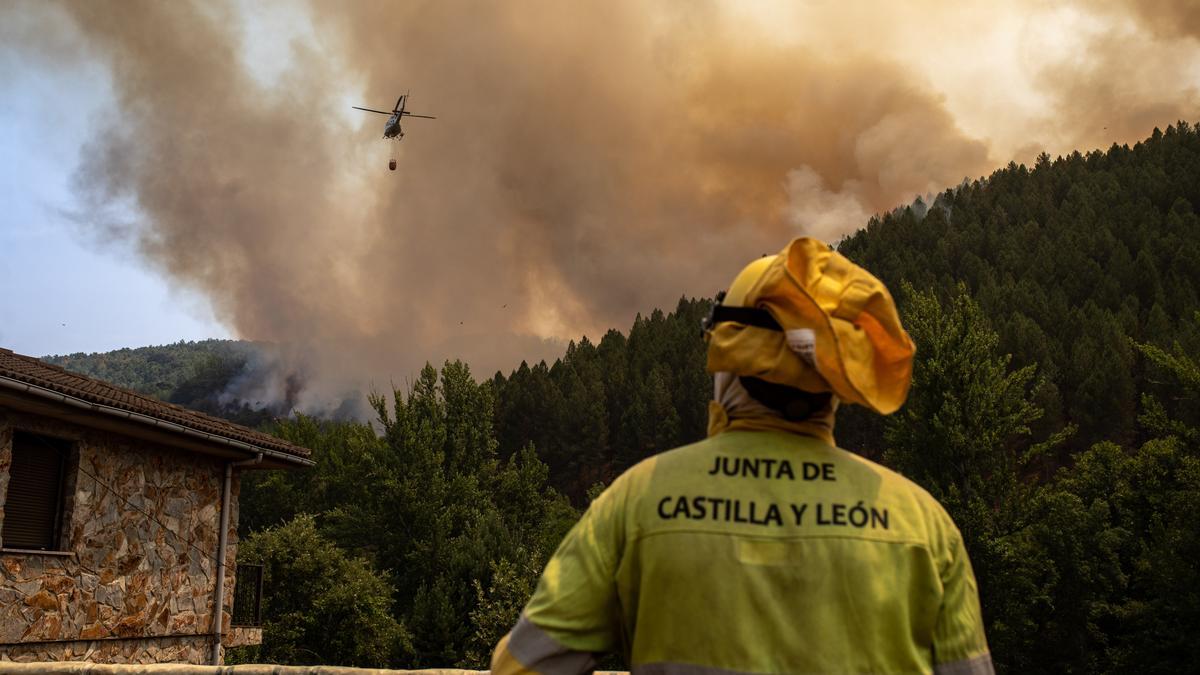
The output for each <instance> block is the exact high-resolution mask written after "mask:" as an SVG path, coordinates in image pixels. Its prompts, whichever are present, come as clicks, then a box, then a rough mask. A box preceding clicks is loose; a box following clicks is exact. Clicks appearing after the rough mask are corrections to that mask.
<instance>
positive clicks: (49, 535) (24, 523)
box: [0, 431, 71, 551]
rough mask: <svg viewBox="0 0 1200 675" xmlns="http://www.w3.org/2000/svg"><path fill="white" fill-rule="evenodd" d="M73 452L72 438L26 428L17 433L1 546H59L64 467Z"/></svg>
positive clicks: (40, 548)
mask: <svg viewBox="0 0 1200 675" xmlns="http://www.w3.org/2000/svg"><path fill="white" fill-rule="evenodd" d="M70 454H71V443H70V442H69V441H64V440H62V439H59V438H50V437H48V436H39V435H36V434H31V433H27V432H24V431H17V432H15V433H13V439H12V465H11V467H10V468H9V477H8V496H7V498H6V499H5V501H4V528H3V530H2V531H0V546H3V547H4V548H6V549H26V550H34V551H55V550H58V549H59V547H60V545H61V542H60V541H59V531H60V525H61V521H62V513H63V501H64V495H63V477H64V474H65V473H66V471H65V470H64V468H65V466H66V462H67V457H68V456H69V455H70Z"/></svg>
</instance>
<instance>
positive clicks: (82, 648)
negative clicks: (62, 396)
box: [0, 409, 238, 663]
mask: <svg viewBox="0 0 1200 675" xmlns="http://www.w3.org/2000/svg"><path fill="white" fill-rule="evenodd" d="M14 428H15V429H20V430H23V431H28V432H31V433H38V434H44V435H48V436H57V437H60V438H68V439H71V440H73V441H75V451H74V452H73V453H72V456H71V457H70V458H69V459H68V463H67V476H66V486H67V490H66V492H67V499H66V502H65V504H64V519H63V527H62V532H63V535H62V545H61V546H60V548H61V549H62V550H63V552H64V553H65V554H25V553H21V554H14V553H10V552H0V661H3V660H10V659H11V660H21V661H25V660H39V661H57V660H78V659H86V660H94V661H104V662H118V663H147V662H164V661H177V662H186V663H205V662H207V661H208V658H209V650H210V649H211V647H210V645H211V638H210V637H209V636H210V635H211V633H212V615H213V590H214V587H215V584H216V561H215V558H216V552H217V540H218V536H217V535H218V530H219V527H220V525H219V522H220V521H219V518H220V513H219V511H220V503H221V484H222V480H223V477H224V465H223V463H222V462H220V461H219V460H217V459H215V458H211V457H206V456H204V455H199V454H196V453H192V452H185V451H179V450H173V449H171V448H167V447H163V446H158V445H153V444H149V443H146V442H143V441H140V440H137V439H133V438H128V437H124V436H118V435H114V434H109V433H105V432H100V431H95V430H89V429H85V428H82V427H78V426H75V425H69V424H65V423H62V422H58V421H55V420H50V419H46V418H39V417H35V416H30V415H25V414H18V413H15V412H12V411H7V412H6V411H4V410H2V409H0V504H3V501H4V496H5V494H6V489H5V487H6V484H7V478H8V465H9V463H10V461H11V438H12V430H13V429H14ZM234 475H235V479H234V483H233V499H232V506H233V508H232V509H231V514H230V516H231V517H230V521H229V524H230V527H229V551H228V555H227V559H226V560H227V565H229V567H228V568H227V570H226V577H225V581H226V583H225V585H226V590H225V608H224V609H225V612H224V613H223V619H224V621H223V623H224V626H225V630H228V627H229V617H230V614H229V612H230V611H231V605H232V602H233V583H234V574H233V562H234V559H235V557H236V549H237V532H236V528H237V487H238V481H237V478H236V476H237V474H236V473H235V474H234ZM2 519H3V513H2V512H0V523H2V522H3V520H2ZM0 545H3V542H2V541H0ZM19 643H28V644H19Z"/></svg>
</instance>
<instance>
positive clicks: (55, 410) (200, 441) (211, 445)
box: [0, 375, 315, 469]
mask: <svg viewBox="0 0 1200 675" xmlns="http://www.w3.org/2000/svg"><path fill="white" fill-rule="evenodd" d="M0 405H4V406H8V407H11V408H14V409H17V410H22V411H24V412H29V413H34V414H38V415H44V416H46V417H53V418H56V419H61V420H64V421H68V422H72V423H76V424H80V425H83V426H89V427H93V428H99V429H104V430H106V431H112V432H115V433H121V434H125V435H128V436H133V437H136V438H141V439H143V440H147V441H151V442H155V443H161V444H163V445H168V446H172V447H177V448H181V449H184V450H190V451H192V452H199V453H203V454H207V455H213V456H216V457H221V458H224V459H246V458H247V457H248V456H255V455H258V454H260V453H261V454H262V455H263V461H262V463H261V464H258V465H257V466H256V467H255V468H262V469H282V468H293V469H294V468H301V467H309V466H312V465H313V464H314V463H315V462H313V460H311V459H308V458H306V457H299V456H296V455H292V454H289V453H286V452H280V451H279V450H275V449H272V448H265V447H261V446H258V445H254V444H252V443H246V442H245V441H240V440H237V439H233V438H226V437H224V436H220V435H218V434H214V433H210V432H206V431H200V430H197V429H189V428H188V427H185V426H182V425H180V424H176V423H174V422H169V421H167V420H162V419H158V418H155V417H151V416H149V415H144V414H142V413H136V412H131V411H129V410H122V409H120V408H115V407H113V406H108V405H104V404H102V403H93V402H91V401H85V400H83V399H80V398H77V397H74V396H71V395H69V394H63V393H61V392H57V391H53V390H51V389H46V388H45V387H39V386H38V385H35V384H30V383H28V382H22V381H21V380H17V379H13V378H9V377H5V376H3V375H0Z"/></svg>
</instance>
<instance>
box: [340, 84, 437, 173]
mask: <svg viewBox="0 0 1200 675" xmlns="http://www.w3.org/2000/svg"><path fill="white" fill-rule="evenodd" d="M407 103H408V94H402V95H401V96H400V98H398V99H396V107H395V108H393V109H392V111H391V112H386V111H383V110H372V109H371V108H360V107H358V106H356V105H352V106H350V107H351V108H354V109H355V110H363V111H366V112H373V113H377V114H380V115H389V116H390V117H388V120H387V123H386V124H384V125H383V137H384V138H387V139H392V140H396V141H398V140H400V139H402V138H404V129H402V128H401V127H400V120H401V119H402V118H404V117H421V118H424V119H427V120H436V119H437V118H436V117H434V116H432V115H418V114H416V113H411V112H408V111H407V110H405V109H404V106H405V105H406V104H407ZM388 168H389V169H391V170H392V171H395V170H396V158H395V157H393V158H392V159H391V160H390V161H388Z"/></svg>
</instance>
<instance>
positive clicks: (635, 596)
mask: <svg viewBox="0 0 1200 675" xmlns="http://www.w3.org/2000/svg"><path fill="white" fill-rule="evenodd" d="M609 651H620V652H622V653H624V654H625V656H626V658H627V660H628V662H629V664H630V666H631V667H632V669H633V672H634V673H665V674H674V673H681V674H684V673H696V674H698V675H701V674H702V675H720V674H723V673H868V672H869V673H894V672H913V673H919V672H925V673H927V672H938V673H956V674H957V673H990V672H992V662H991V657H990V655H989V653H988V647H987V641H986V639H985V637H984V632H983V624H982V619H981V616H980V609H979V597H978V592H977V590H976V585H975V577H974V574H973V573H972V571H971V564H970V562H969V561H968V560H967V553H966V550H965V549H964V548H963V543H962V537H961V535H960V534H959V532H958V529H957V528H956V527H955V526H954V523H953V522H952V521H951V520H950V517H949V516H948V515H947V514H946V512H945V511H944V510H943V509H942V507H941V506H940V505H939V504H938V503H937V501H936V500H934V499H933V498H932V497H931V496H929V494H928V493H927V492H925V491H924V490H923V489H921V488H920V487H918V486H916V485H915V484H913V483H912V482H911V481H909V480H907V479H906V478H904V477H903V476H900V475H899V474H896V473H894V472H892V471H890V470H888V469H885V468H883V467H881V466H878V465H876V464H874V463H872V462H870V461H867V460H865V459H863V458H861V457H858V456H856V455H853V454H851V453H849V452H846V451H844V450H840V449H838V448H835V447H832V446H830V445H827V444H826V443H825V442H823V441H821V440H819V439H818V438H815V437H813V436H806V435H799V434H795V433H788V432H783V431H772V430H764V431H725V432H723V433H719V434H716V435H714V436H711V437H709V438H708V439H706V440H703V441H701V442H699V443H696V444H693V445H689V446H686V447H683V448H679V449H676V450H673V451H671V452H667V453H664V454H661V455H658V456H656V457H652V458H650V459H647V460H645V461H643V462H642V463H640V464H638V465H637V466H635V467H633V468H632V469H630V470H629V471H628V472H626V473H625V474H624V475H622V476H621V477H620V478H618V479H617V480H616V481H615V482H614V483H613V484H612V485H611V486H610V487H609V488H608V490H606V491H605V492H604V494H602V495H601V496H600V497H599V498H597V499H596V501H595V502H594V503H593V504H592V505H591V507H590V508H589V509H588V511H587V513H586V514H584V516H583V518H582V519H581V520H580V521H579V523H578V524H577V525H576V526H575V527H574V529H572V530H571V532H570V533H569V534H568V535H567V537H566V538H565V539H564V540H563V542H562V544H561V545H560V546H559V548H558V551H557V552H556V553H555V554H554V556H553V558H552V559H551V560H550V562H549V563H548V564H547V566H546V570H545V573H544V574H543V575H542V578H541V581H540V582H539V584H538V587H537V591H536V592H535V593H534V596H533V598H532V599H531V600H530V601H529V604H528V605H527V606H526V607H525V611H524V612H523V614H522V616H521V618H520V621H519V622H518V623H517V625H516V626H515V627H514V628H513V630H512V632H510V633H509V635H507V636H506V637H505V638H504V639H503V640H502V641H501V642H500V644H499V645H497V648H496V652H495V655H494V656H493V660H492V671H493V673H522V672H540V673H547V674H558V673H579V672H587V671H589V670H590V669H591V668H592V667H593V665H594V663H595V662H594V660H593V656H592V655H593V653H598V652H609Z"/></svg>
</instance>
